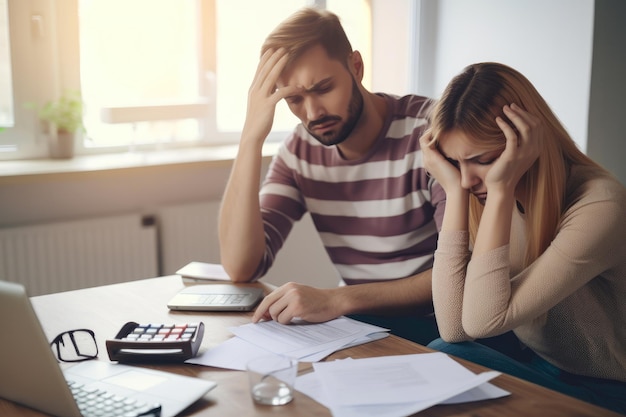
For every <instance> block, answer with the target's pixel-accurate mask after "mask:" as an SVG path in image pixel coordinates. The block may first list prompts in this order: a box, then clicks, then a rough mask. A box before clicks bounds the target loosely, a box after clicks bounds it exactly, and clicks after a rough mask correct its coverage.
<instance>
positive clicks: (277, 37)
mask: <svg viewBox="0 0 626 417" xmlns="http://www.w3.org/2000/svg"><path fill="white" fill-rule="evenodd" d="M316 45H321V46H322V48H324V50H325V51H326V53H327V54H328V57H329V58H331V59H335V60H337V61H339V62H341V63H342V64H343V65H346V66H347V62H348V61H347V60H348V57H349V56H350V54H351V53H352V46H351V45H350V41H349V40H348V37H347V36H346V33H345V32H344V30H343V27H342V26H341V22H340V21H339V17H338V16H337V15H335V14H334V13H331V12H329V11H327V10H320V9H315V8H310V7H307V8H304V9H301V10H299V11H297V12H295V13H294V14H292V15H291V16H290V17H288V18H287V19H285V20H284V21H283V22H282V23H280V24H279V25H278V26H277V27H276V28H275V29H274V30H273V31H272V33H270V34H269V35H268V37H267V38H266V39H265V42H264V43H263V46H262V47H261V55H263V54H264V53H265V52H266V51H267V50H268V49H273V50H277V49H279V48H285V49H286V50H287V53H288V54H289V60H290V61H293V60H295V59H297V58H298V57H299V56H301V55H302V54H303V53H304V52H306V51H307V50H309V49H310V48H311V47H313V46H316Z"/></svg>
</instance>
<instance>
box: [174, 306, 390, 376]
mask: <svg viewBox="0 0 626 417" xmlns="http://www.w3.org/2000/svg"><path fill="white" fill-rule="evenodd" d="M230 330H231V331H232V332H233V334H235V336H236V337H233V338H231V339H229V340H227V341H226V342H224V343H222V344H220V345H218V346H216V347H214V348H212V349H210V350H208V351H206V352H203V353H202V354H200V355H199V356H196V357H195V358H191V359H189V360H187V361H186V362H187V363H193V364H197V365H204V366H214V367H219V368H227V369H238V370H244V369H245V365H246V363H247V362H248V361H249V360H250V359H254V358H255V357H258V356H262V355H264V354H267V353H270V352H271V353H277V354H282V355H286V356H290V357H293V358H296V359H298V360H299V361H301V362H317V361H320V360H322V359H324V358H325V357H327V356H328V355H330V354H332V353H333V352H336V351H338V350H340V349H345V348H346V347H350V346H356V345H359V344H363V343H368V342H371V341H374V340H377V339H380V338H383V337H387V336H388V335H389V330H388V329H385V328H383V327H378V326H373V325H371V324H368V323H362V322H360V321H356V320H352V319H349V318H347V317H340V318H337V319H335V320H331V321H328V322H326V323H301V324H280V323H277V322H274V321H264V322H260V323H249V324H244V325H242V326H239V327H233V328H231V329H230Z"/></svg>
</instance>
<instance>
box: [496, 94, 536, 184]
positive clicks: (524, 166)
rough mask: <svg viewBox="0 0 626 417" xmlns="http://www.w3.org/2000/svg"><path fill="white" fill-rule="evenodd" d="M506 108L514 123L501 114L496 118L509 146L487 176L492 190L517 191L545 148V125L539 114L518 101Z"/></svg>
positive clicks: (505, 111) (505, 110) (507, 114)
mask: <svg viewBox="0 0 626 417" xmlns="http://www.w3.org/2000/svg"><path fill="white" fill-rule="evenodd" d="M503 111H504V114H505V115H506V116H507V117H508V118H509V120H510V121H511V123H512V124H513V126H511V125H510V124H509V123H507V122H506V121H505V120H504V119H502V118H501V117H496V123H497V124H498V126H499V127H500V129H501V130H502V132H503V133H504V137H505V138H506V147H505V149H504V151H503V152H502V154H501V155H500V157H499V158H498V159H497V160H496V162H495V163H494V164H493V166H492V167H491V169H490V170H489V172H488V173H487V176H486V178H485V185H486V186H487V190H488V191H489V192H493V191H497V189H501V190H504V191H507V190H509V191H510V190H514V189H515V187H516V186H517V184H518V182H519V180H520V179H521V178H522V176H523V175H524V174H525V173H526V172H527V171H528V170H529V169H530V167H531V166H532V165H533V164H534V163H535V161H536V160H537V158H538V157H539V153H540V152H541V148H542V146H541V140H542V138H543V134H542V132H543V125H542V123H541V119H540V118H539V117H537V116H535V115H532V114H530V113H528V112H527V111H525V110H523V109H522V108H521V107H519V106H518V105H516V104H511V105H510V106H508V105H507V106H504V108H503ZM513 127H515V129H514V128H513Z"/></svg>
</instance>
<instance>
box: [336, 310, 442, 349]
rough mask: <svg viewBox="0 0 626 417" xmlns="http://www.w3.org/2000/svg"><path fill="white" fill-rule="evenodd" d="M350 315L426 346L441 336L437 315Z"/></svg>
mask: <svg viewBox="0 0 626 417" xmlns="http://www.w3.org/2000/svg"><path fill="white" fill-rule="evenodd" d="M348 317H350V318H352V319H355V320H359V321H362V322H365V323H369V324H373V325H375V326H380V327H384V328H386V329H389V330H390V333H391V334H394V335H396V336H399V337H401V338H403V339H408V340H411V341H413V342H415V343H419V344H420V345H424V346H426V345H427V344H429V343H430V342H431V341H433V340H435V339H436V338H438V337H439V330H438V329H437V322H436V321H435V316H434V315H431V316H423V317H414V316H378V315H374V314H351V315H349V316H348Z"/></svg>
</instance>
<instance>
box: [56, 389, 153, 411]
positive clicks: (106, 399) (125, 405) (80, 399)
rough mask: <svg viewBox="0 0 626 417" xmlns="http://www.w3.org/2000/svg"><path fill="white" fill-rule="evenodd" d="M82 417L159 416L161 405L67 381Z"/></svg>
mask: <svg viewBox="0 0 626 417" xmlns="http://www.w3.org/2000/svg"><path fill="white" fill-rule="evenodd" d="M67 383H68V385H69V387H70V390H71V391H72V394H73V395H74V398H75V399H76V403H77V404H78V408H79V409H80V412H81V414H82V415H83V416H84V417H160V415H161V405H159V404H147V403H143V402H140V401H137V400H134V399H132V398H126V397H122V396H119V395H116V394H112V393H110V392H107V391H104V390H100V389H97V388H92V387H86V386H85V385H83V384H80V383H77V382H73V381H67Z"/></svg>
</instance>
